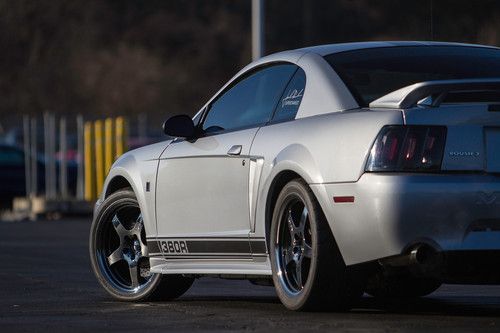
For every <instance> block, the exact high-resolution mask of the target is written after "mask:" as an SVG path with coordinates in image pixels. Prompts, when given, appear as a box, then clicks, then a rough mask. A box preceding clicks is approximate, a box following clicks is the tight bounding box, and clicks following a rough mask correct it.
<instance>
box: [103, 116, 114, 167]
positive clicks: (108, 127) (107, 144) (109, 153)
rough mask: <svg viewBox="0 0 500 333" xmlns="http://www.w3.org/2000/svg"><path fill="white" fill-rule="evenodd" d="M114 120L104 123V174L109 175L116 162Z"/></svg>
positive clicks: (108, 119)
mask: <svg viewBox="0 0 500 333" xmlns="http://www.w3.org/2000/svg"><path fill="white" fill-rule="evenodd" d="M113 148H114V144H113V119H111V118H107V119H106V120H105V121H104V172H105V174H106V175H107V174H108V172H109V170H111V165H112V164H113V160H114V149H113Z"/></svg>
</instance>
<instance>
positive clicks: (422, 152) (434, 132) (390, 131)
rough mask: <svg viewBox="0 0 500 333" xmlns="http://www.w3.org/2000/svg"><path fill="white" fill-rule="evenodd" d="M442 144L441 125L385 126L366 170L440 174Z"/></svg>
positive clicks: (443, 139) (443, 141)
mask: <svg viewBox="0 0 500 333" xmlns="http://www.w3.org/2000/svg"><path fill="white" fill-rule="evenodd" d="M445 141H446V127H444V126H385V127H384V128H382V130H381V131H380V133H379V135H378V136H377V139H376V140H375V143H374V144H373V147H372V149H371V151H370V157H369V158H368V162H367V164H366V171H372V172H383V171H386V172H391V171H392V172H394V171H409V172H434V171H439V170H441V161H442V159H443V152H444V144H445Z"/></svg>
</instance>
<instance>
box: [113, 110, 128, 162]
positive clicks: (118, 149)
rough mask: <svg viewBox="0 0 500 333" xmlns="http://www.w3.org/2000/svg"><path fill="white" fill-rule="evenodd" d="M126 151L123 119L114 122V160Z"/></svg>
mask: <svg viewBox="0 0 500 333" xmlns="http://www.w3.org/2000/svg"><path fill="white" fill-rule="evenodd" d="M126 149H127V128H126V123H125V118H124V117H117V118H116V120H115V159H117V158H118V157H120V156H121V155H122V154H123V153H124V152H125V150H126Z"/></svg>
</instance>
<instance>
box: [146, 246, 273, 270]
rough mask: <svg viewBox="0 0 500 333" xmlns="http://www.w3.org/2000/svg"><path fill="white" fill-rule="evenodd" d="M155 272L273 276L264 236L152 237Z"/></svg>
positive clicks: (151, 250)
mask: <svg viewBox="0 0 500 333" xmlns="http://www.w3.org/2000/svg"><path fill="white" fill-rule="evenodd" d="M147 242H148V250H149V257H150V264H151V272H153V273H162V274H249V275H271V265H270V262H269V256H268V254H267V251H266V243H265V240H264V239H263V238H251V239H249V238H248V237H241V238H227V237H222V238H215V237H212V238H151V239H148V240H147Z"/></svg>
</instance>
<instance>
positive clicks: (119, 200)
mask: <svg viewBox="0 0 500 333" xmlns="http://www.w3.org/2000/svg"><path fill="white" fill-rule="evenodd" d="M90 259H91V263H92V268H93V270H94V273H95V275H96V276H97V279H98V280H99V282H100V283H101V285H102V286H103V287H104V288H105V289H106V291H107V292H108V293H110V294H111V295H112V296H114V297H115V298H117V299H120V300H127V301H136V300H146V299H150V298H165V299H172V298H176V297H179V296H180V295H182V294H183V293H184V292H186V291H187V290H188V289H189V287H190V286H191V284H192V282H193V280H192V279H191V278H187V277H184V276H179V275H165V276H162V275H161V274H152V273H151V272H150V266H149V257H148V248H147V243H146V233H145V230H144V222H143V219H142V215H141V210H140V208H139V204H138V202H137V199H136V198H135V195H134V193H133V192H132V191H130V190H122V191H118V192H116V193H114V194H112V195H111V196H109V197H108V198H107V199H106V200H105V201H104V202H103V203H102V204H101V206H100V207H99V211H98V212H97V213H96V216H95V218H94V222H93V223H92V228H91V231H90Z"/></svg>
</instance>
